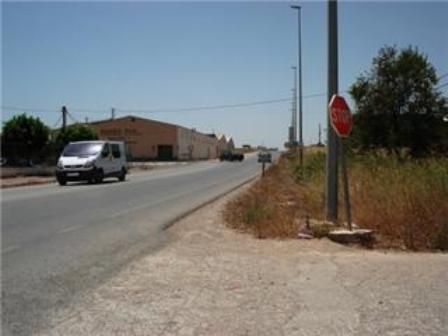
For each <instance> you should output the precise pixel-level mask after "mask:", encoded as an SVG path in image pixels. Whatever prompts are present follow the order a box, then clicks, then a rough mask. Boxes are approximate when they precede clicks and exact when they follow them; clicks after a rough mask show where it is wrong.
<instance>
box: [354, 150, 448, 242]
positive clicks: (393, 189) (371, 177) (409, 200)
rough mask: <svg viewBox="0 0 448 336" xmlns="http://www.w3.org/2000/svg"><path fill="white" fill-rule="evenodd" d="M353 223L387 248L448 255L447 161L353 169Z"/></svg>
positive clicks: (365, 163) (366, 163)
mask: <svg viewBox="0 0 448 336" xmlns="http://www.w3.org/2000/svg"><path fill="white" fill-rule="evenodd" d="M350 175H351V181H352V186H351V190H352V204H353V217H354V220H355V221H357V222H359V223H360V224H362V226H363V227H366V228H371V229H373V230H375V231H376V232H378V234H379V235H380V242H382V244H383V245H385V246H392V247H401V248H403V247H404V248H407V249H412V250H425V249H445V250H446V249H448V160H447V159H438V160H436V159H427V160H421V161H408V162H404V163H403V162H397V161H394V160H393V159H390V158H389V159H386V160H385V159H381V160H377V159H371V158H368V159H367V160H361V161H359V162H355V163H354V165H353V167H352V169H351V174H350Z"/></svg>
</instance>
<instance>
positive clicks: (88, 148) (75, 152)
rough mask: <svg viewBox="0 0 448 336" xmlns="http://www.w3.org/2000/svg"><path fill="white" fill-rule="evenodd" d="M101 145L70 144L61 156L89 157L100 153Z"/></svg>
mask: <svg viewBox="0 0 448 336" xmlns="http://www.w3.org/2000/svg"><path fill="white" fill-rule="evenodd" d="M102 148H103V144H101V143H71V144H68V145H67V146H66V147H65V149H64V152H63V153H62V155H63V156H91V155H96V154H98V153H99V152H101V149H102Z"/></svg>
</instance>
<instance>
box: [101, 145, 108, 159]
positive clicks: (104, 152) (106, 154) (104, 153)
mask: <svg viewBox="0 0 448 336" xmlns="http://www.w3.org/2000/svg"><path fill="white" fill-rule="evenodd" d="M109 154H110V151H109V144H104V147H103V150H102V151H101V156H102V157H108V156H109Z"/></svg>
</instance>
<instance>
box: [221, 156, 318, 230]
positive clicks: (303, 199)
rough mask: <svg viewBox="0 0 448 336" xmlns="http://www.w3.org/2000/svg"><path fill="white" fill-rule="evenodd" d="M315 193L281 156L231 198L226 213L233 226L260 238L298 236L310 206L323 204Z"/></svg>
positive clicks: (227, 219) (228, 221)
mask: <svg viewBox="0 0 448 336" xmlns="http://www.w3.org/2000/svg"><path fill="white" fill-rule="evenodd" d="M314 196H315V195H310V192H309V191H307V190H305V189H304V188H301V187H300V186H298V185H297V183H296V181H295V180H294V176H293V174H291V171H290V167H289V161H288V159H286V158H281V159H280V161H279V163H278V164H276V165H274V166H271V167H270V168H269V169H268V170H267V172H266V175H265V177H264V178H262V179H260V180H259V181H257V182H256V183H255V184H254V185H253V186H252V187H251V188H250V189H249V190H248V191H247V192H246V193H244V194H243V195H241V196H240V197H238V198H237V199H235V200H232V201H230V202H229V203H228V204H227V206H226V210H225V212H224V215H225V218H226V221H227V223H228V225H229V226H231V227H232V228H235V229H237V230H240V231H243V232H249V233H252V234H253V235H254V236H256V237H257V238H294V237H296V236H297V233H298V229H299V225H300V221H299V220H297V219H303V218H305V216H306V215H308V214H309V209H312V208H315V210H314V212H317V208H316V207H319V205H318V204H317V203H318V202H315V197H314Z"/></svg>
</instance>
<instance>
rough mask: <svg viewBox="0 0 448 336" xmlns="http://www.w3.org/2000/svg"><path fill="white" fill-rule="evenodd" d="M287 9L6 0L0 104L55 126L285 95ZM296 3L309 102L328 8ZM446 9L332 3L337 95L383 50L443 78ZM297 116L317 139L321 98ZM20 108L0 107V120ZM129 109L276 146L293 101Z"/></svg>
mask: <svg viewBox="0 0 448 336" xmlns="http://www.w3.org/2000/svg"><path fill="white" fill-rule="evenodd" d="M290 4H291V2H248V3H242V2H236V3H231V2H227V3H224V2H221V3H219V2H202V3H199V2H198V3H188V2H183V3H157V2H124V1H123V2H71V3H70V2H47V3H19V2H16V3H14V2H8V3H2V106H12V107H26V108H30V109H32V110H30V112H32V114H34V115H38V116H40V117H41V118H42V119H43V120H44V121H45V122H46V123H47V124H48V125H49V126H53V125H54V124H55V123H56V121H57V120H58V118H59V113H58V111H59V110H60V107H61V106H62V105H66V106H67V107H68V109H69V111H70V112H71V113H72V114H73V116H74V117H75V118H77V119H78V120H82V121H83V120H84V118H85V117H88V118H89V120H96V119H104V118H106V117H109V115H110V108H111V107H116V108H117V109H119V111H118V116H120V115H125V114H129V113H126V112H122V111H120V110H133V109H134V110H158V109H165V108H183V107H196V106H204V105H205V106H207V105H222V104H237V103H242V102H243V103H244V102H252V101H262V100H271V99H278V98H288V97H290V96H291V88H292V84H293V72H292V70H291V69H290V66H291V65H294V64H295V63H296V57H297V14H296V12H295V11H293V10H292V9H290V8H289V5H290ZM300 5H301V6H302V22H303V26H302V33H303V35H302V47H303V56H302V62H303V63H302V64H303V94H304V96H305V97H306V96H307V95H309V94H315V93H325V92H326V85H327V81H326V78H327V76H326V68H327V51H326V50H327V34H326V29H327V28H326V27H327V26H326V9H327V5H326V2H301V3H300ZM447 14H448V2H433V3H429V2H421V3H419V2H395V3H389V2H372V3H366V2H340V4H339V23H340V25H339V67H340V68H339V69H340V77H339V87H340V90H341V91H342V90H344V89H346V88H347V87H348V86H349V85H350V84H352V83H353V81H354V80H355V79H356V77H357V76H358V75H359V74H360V73H361V72H362V71H365V70H367V69H368V68H369V67H370V64H371V60H372V58H373V57H374V56H375V55H376V54H377V52H378V49H379V48H380V47H382V46H384V45H397V46H398V47H407V46H408V45H413V46H417V47H418V48H419V49H420V50H421V51H422V52H424V53H425V54H427V56H428V58H429V60H430V61H431V62H432V63H433V65H434V66H435V67H436V70H437V71H438V74H439V75H441V74H444V73H447V72H448V34H447V32H448V20H447ZM36 108H37V109H38V110H37V111H35V110H34V109H36ZM39 109H40V110H39ZM80 109H87V110H91V111H90V112H87V111H84V110H82V111H81V110H80ZM47 110H48V111H47ZM303 111H304V140H305V142H307V143H310V142H316V141H317V130H318V124H319V123H322V125H323V127H325V126H326V125H325V121H326V97H325V96H322V97H314V98H304V101H303ZM19 112H20V111H16V110H12V109H9V108H2V119H3V120H6V119H8V118H10V117H11V116H12V115H14V114H16V113H19ZM134 114H137V115H141V116H145V117H148V118H153V119H157V120H162V121H167V122H171V123H177V124H180V125H184V126H187V127H195V128H197V129H198V130H200V131H204V132H209V131H212V130H214V131H216V132H223V133H226V134H230V135H232V136H234V138H235V140H236V143H237V144H241V143H251V144H265V145H269V146H279V147H280V146H282V145H283V143H284V141H285V140H286V137H287V127H288V126H289V124H290V119H291V113H290V102H281V103H276V104H272V105H260V106H252V107H242V108H233V109H223V110H210V111H197V112H195V111H191V112H177V113H175V112H171V113H169V112H165V113H144V114H142V113H140V114H139V113H134Z"/></svg>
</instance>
